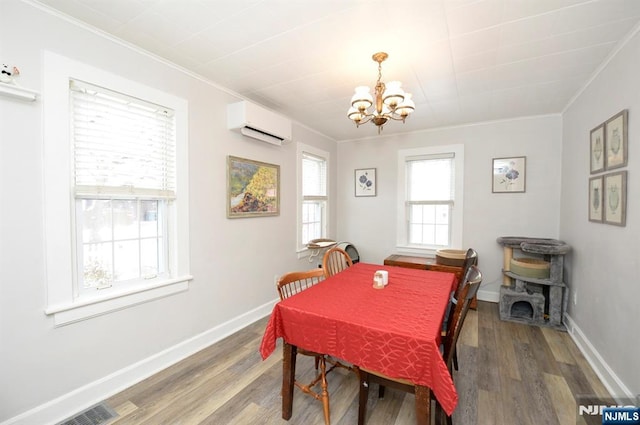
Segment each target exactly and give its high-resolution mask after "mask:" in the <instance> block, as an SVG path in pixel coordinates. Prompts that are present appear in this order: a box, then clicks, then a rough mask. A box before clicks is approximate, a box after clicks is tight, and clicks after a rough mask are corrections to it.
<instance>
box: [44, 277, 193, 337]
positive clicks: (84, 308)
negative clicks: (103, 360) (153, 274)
mask: <svg viewBox="0 0 640 425" xmlns="http://www.w3.org/2000/svg"><path fill="white" fill-rule="evenodd" d="M192 279H193V276H189V275H187V276H180V277H178V278H175V279H172V280H167V281H164V282H161V283H157V284H154V285H150V286H147V287H142V288H136V289H135V290H129V291H121V292H113V293H110V294H108V295H106V296H104V297H101V298H98V299H80V300H77V301H75V302H72V303H69V304H64V305H57V306H51V307H49V308H47V309H46V310H45V314H47V315H52V316H53V318H54V323H55V326H56V327H57V326H63V325H68V324H70V323H74V322H79V321H82V320H86V319H90V318H92V317H96V316H100V315H103V314H107V313H110V312H112V311H117V310H122V309H124V308H127V307H131V306H133V305H136V304H142V303H145V302H148V301H152V300H156V299H158V298H163V297H166V296H169V295H173V294H177V293H179V292H184V291H186V290H187V289H189V281H191V280H192Z"/></svg>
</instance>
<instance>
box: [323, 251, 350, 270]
mask: <svg viewBox="0 0 640 425" xmlns="http://www.w3.org/2000/svg"><path fill="white" fill-rule="evenodd" d="M352 265H353V261H352V260H351V257H350V256H349V254H347V251H345V250H344V249H342V248H339V247H337V246H335V247H333V248H331V249H328V250H327V252H325V253H324V257H323V258H322V268H323V269H324V276H325V277H330V276H333V275H334V274H336V273H339V272H341V271H342V270H344V269H346V268H347V267H351V266H352Z"/></svg>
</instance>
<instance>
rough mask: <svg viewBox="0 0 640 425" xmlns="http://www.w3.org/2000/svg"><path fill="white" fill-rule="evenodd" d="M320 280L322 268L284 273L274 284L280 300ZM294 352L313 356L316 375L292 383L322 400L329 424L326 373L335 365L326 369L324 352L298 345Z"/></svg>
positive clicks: (322, 278) (327, 424) (326, 420)
mask: <svg viewBox="0 0 640 425" xmlns="http://www.w3.org/2000/svg"><path fill="white" fill-rule="evenodd" d="M322 280H324V270H323V269H321V268H317V269H312V270H307V271H300V272H289V273H285V274H284V275H282V276H281V277H280V279H278V282H277V284H276V286H277V288H278V294H279V295H280V300H284V299H286V298H289V297H291V296H294V295H296V294H298V293H300V292H302V291H304V290H305V289H308V288H310V287H312V286H313V285H315V284H317V283H319V282H320V281H322ZM296 354H301V355H304V356H311V357H314V358H315V367H316V376H315V377H314V379H313V380H312V381H311V382H309V383H307V384H305V383H302V382H300V381H298V380H297V379H296V380H294V384H295V386H296V387H298V388H299V389H300V390H301V391H302V392H303V393H305V394H308V395H310V396H311V397H313V398H315V399H316V400H318V401H321V402H322V407H323V412H324V423H325V425H330V423H331V419H330V409H329V391H328V390H327V373H329V372H331V371H332V370H333V369H334V368H335V367H336V365H335V364H332V366H331V367H330V368H329V370H327V359H326V357H325V355H324V354H321V353H315V352H313V351H308V350H304V349H302V348H300V347H298V349H297V352H296ZM294 364H295V363H294ZM318 383H319V384H320V392H317V391H315V390H314V389H313V388H314V387H315V386H316V385H317V384H318Z"/></svg>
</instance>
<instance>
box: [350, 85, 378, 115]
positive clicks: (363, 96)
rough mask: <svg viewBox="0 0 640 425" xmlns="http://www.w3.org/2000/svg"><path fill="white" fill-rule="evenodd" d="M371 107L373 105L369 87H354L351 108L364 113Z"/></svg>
mask: <svg viewBox="0 0 640 425" xmlns="http://www.w3.org/2000/svg"><path fill="white" fill-rule="evenodd" d="M371 105H373V96H371V92H370V89H369V87H367V86H359V87H356V92H355V94H354V95H353V97H352V98H351V106H353V107H354V108H356V109H357V110H359V111H365V110H366V109H367V108H368V107H369V106H371Z"/></svg>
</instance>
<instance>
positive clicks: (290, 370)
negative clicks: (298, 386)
mask: <svg viewBox="0 0 640 425" xmlns="http://www.w3.org/2000/svg"><path fill="white" fill-rule="evenodd" d="M296 353H297V347H296V346H295V345H291V344H287V343H286V342H285V343H284V344H283V345H282V419H285V420H287V421H288V420H289V419H291V414H292V413H293V386H294V382H295V377H296Z"/></svg>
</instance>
